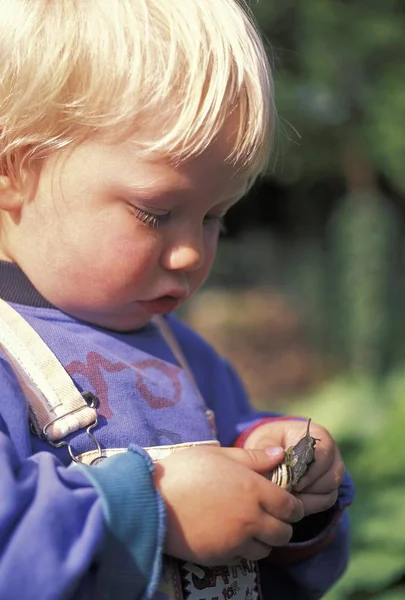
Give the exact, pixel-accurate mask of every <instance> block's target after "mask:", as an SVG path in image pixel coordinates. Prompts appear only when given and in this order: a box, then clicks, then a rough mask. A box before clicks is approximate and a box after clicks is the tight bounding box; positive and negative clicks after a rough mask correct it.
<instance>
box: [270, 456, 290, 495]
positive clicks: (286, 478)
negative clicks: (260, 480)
mask: <svg viewBox="0 0 405 600" xmlns="http://www.w3.org/2000/svg"><path fill="white" fill-rule="evenodd" d="M269 479H270V481H272V482H273V483H275V484H276V485H278V486H279V487H281V488H283V489H284V490H287V491H288V492H291V490H292V481H293V470H292V467H290V465H287V464H286V463H284V462H283V463H281V464H279V465H277V467H276V468H275V469H273V470H272V471H271V472H270V473H269Z"/></svg>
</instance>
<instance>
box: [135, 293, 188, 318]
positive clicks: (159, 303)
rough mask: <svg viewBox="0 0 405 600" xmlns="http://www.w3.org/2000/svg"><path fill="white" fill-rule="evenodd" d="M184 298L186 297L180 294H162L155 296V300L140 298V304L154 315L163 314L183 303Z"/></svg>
mask: <svg viewBox="0 0 405 600" xmlns="http://www.w3.org/2000/svg"><path fill="white" fill-rule="evenodd" d="M183 298H184V297H179V296H178V297H175V296H160V298H155V299H154V300H140V301H138V304H139V306H141V307H142V308H143V309H144V310H146V312H149V313H151V314H153V315H162V314H164V313H168V312H171V311H172V310H174V309H175V308H176V306H178V305H179V304H180V303H181V301H182V300H183Z"/></svg>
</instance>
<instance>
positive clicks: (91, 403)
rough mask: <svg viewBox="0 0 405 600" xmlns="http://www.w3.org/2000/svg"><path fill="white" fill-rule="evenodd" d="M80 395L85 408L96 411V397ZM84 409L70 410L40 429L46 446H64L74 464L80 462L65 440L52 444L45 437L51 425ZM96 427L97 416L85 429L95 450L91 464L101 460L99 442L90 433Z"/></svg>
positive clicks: (90, 394) (83, 393)
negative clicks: (85, 405)
mask: <svg viewBox="0 0 405 600" xmlns="http://www.w3.org/2000/svg"><path fill="white" fill-rule="evenodd" d="M81 395H82V396H83V398H84V400H85V401H86V403H87V406H88V407H90V408H94V409H97V407H98V398H97V396H95V395H94V394H93V393H92V392H82V393H81ZM83 408H84V407H83V406H79V407H78V408H74V409H73V410H71V411H70V412H68V413H65V414H64V415H61V416H60V417H57V418H56V419H53V420H52V421H48V423H46V424H45V425H44V427H43V428H42V432H41V436H40V437H42V438H43V439H45V440H46V441H47V442H48V444H50V445H51V446H53V447H54V448H61V447H62V446H66V447H67V451H68V453H69V456H70V458H71V459H72V461H73V462H75V463H80V460H78V459H77V458H76V456H75V455H74V453H73V450H72V446H71V445H70V443H69V442H66V441H65V440H61V441H60V442H54V441H52V440H50V439H49V438H48V436H47V433H46V432H47V429H48V428H49V427H50V426H51V425H53V423H55V421H58V420H59V419H62V418H64V417H66V416H68V415H73V414H74V413H76V412H78V411H80V410H82V409H83ZM97 425H98V418H97V416H96V417H95V419H94V421H93V422H92V423H90V425H89V426H88V427H87V428H86V433H87V435H88V436H89V438H90V439H91V440H92V441H93V443H94V445H95V446H96V450H97V456H96V457H95V458H94V459H93V460H92V461H91V464H93V463H95V462H97V461H99V460H100V459H101V458H103V450H102V448H101V446H100V442H99V441H98V439H97V438H96V436H95V435H94V434H93V433H91V432H92V430H93V429H94V428H95V427H97Z"/></svg>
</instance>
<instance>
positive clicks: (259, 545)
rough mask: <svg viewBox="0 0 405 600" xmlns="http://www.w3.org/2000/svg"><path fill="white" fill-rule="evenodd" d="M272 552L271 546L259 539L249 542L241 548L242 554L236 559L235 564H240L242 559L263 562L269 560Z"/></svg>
mask: <svg viewBox="0 0 405 600" xmlns="http://www.w3.org/2000/svg"><path fill="white" fill-rule="evenodd" d="M270 552H271V546H269V545H268V544H264V543H263V542H261V541H260V540H258V539H252V540H249V542H246V544H244V545H243V547H242V548H241V552H240V554H239V556H238V557H235V561H234V562H235V563H236V562H239V561H240V559H241V558H245V559H246V560H262V559H263V558H267V557H268V556H269V554H270Z"/></svg>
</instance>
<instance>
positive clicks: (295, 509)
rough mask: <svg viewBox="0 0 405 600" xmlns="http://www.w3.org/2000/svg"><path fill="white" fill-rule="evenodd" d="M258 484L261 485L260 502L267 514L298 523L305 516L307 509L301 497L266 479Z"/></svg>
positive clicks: (284, 520) (285, 521) (280, 519)
mask: <svg viewBox="0 0 405 600" xmlns="http://www.w3.org/2000/svg"><path fill="white" fill-rule="evenodd" d="M258 485H260V486H261V489H260V498H261V503H260V504H261V507H262V509H263V510H264V511H265V513H266V514H267V515H270V516H272V517H274V518H276V519H278V520H279V521H283V522H284V523H297V522H298V521H300V520H301V519H302V518H303V517H304V515H305V509H304V506H303V504H302V502H301V500H300V499H299V498H297V497H296V496H293V494H290V493H289V492H287V490H284V489H282V488H280V487H278V486H277V485H276V484H275V483H272V482H271V481H268V480H265V479H263V481H260V482H259V483H258Z"/></svg>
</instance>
